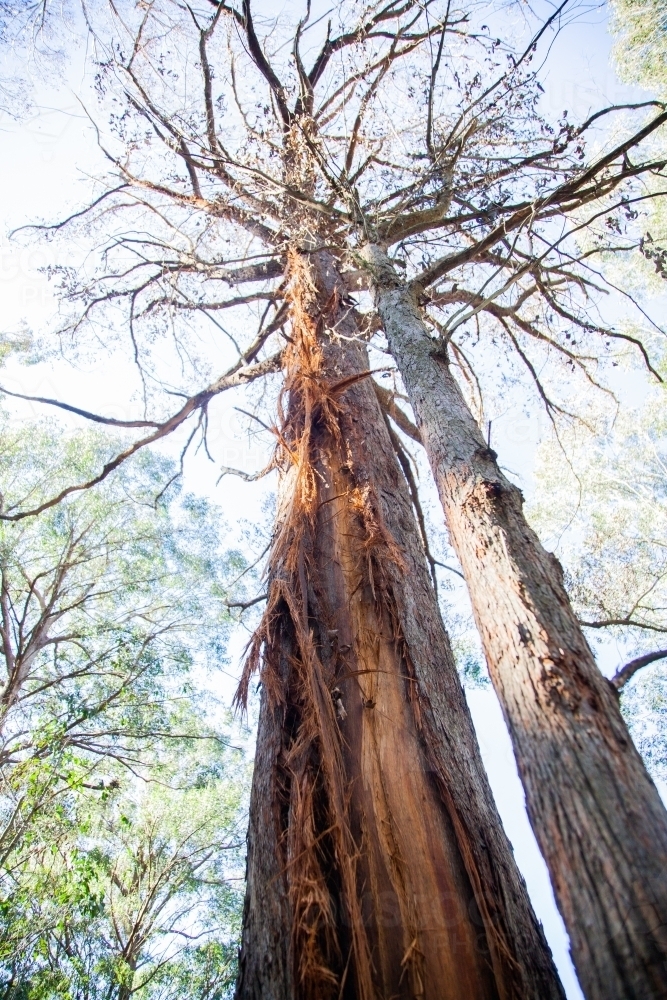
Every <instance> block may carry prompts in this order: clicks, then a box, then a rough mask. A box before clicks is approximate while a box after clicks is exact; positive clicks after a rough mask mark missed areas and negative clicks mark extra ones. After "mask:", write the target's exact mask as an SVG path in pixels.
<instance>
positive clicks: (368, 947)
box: [237, 251, 563, 1000]
mask: <svg viewBox="0 0 667 1000" xmlns="http://www.w3.org/2000/svg"><path fill="white" fill-rule="evenodd" d="M302 264H303V268H304V271H302V272H301V273H300V275H298V279H299V280H300V281H301V282H302V283H307V284H309V286H310V299H309V304H308V310H309V312H310V320H311V321H312V324H313V325H315V326H316V327H317V341H318V345H319V347H320V348H321V358H320V362H319V363H318V364H319V367H318V368H317V372H316V376H317V377H315V376H314V375H313V372H312V371H310V372H307V373H306V375H307V377H304V378H302V379H301V381H299V378H298V377H297V374H296V373H295V371H294V370H290V365H292V366H298V364H299V363H302V364H305V362H303V360H302V361H301V362H299V360H298V356H297V355H295V354H294V353H292V355H291V356H290V358H291V360H290V358H288V367H287V370H286V378H287V382H288V385H289V386H290V387H291V389H290V398H289V400H288V405H287V414H286V418H285V420H284V422H283V425H282V428H281V431H280V433H281V437H282V439H283V442H284V444H285V447H286V448H287V449H289V452H290V455H291V456H292V459H293V460H292V461H290V465H289V469H288V470H287V471H286V472H285V474H284V475H283V480H282V486H281V496H280V502H279V517H278V521H279V524H278V527H277V530H276V535H275V541H274V546H273V551H272V555H271V572H270V587H269V602H268V608H267V615H266V616H265V619H264V623H263V626H261V627H260V639H261V641H263V644H264V648H263V665H262V672H261V677H262V682H263V691H262V704H261V710H260V722H259V733H258V747H257V754H256V760H255V772H254V779H253V791H252V797H251V808H250V814H251V815H250V830H249V836H248V888H247V896H246V906H245V914H244V924H243V938H242V949H241V956H240V975H239V982H238V987H237V998H238V1000H259V998H260V997H261V1000H274V998H275V1000H292V998H295V1000H296V998H301V997H312V998H318V1000H325V998H327V997H341V998H349V1000H352V998H354V1000H371V998H383V1000H384V998H389V997H392V998H406V1000H407V998H410V1000H412V998H425V1000H436V998H437V1000H461V998H463V997H465V998H470V1000H473V998H474V1000H514V998H516V1000H519V998H521V1000H528V998H530V1000H552V998H553V1000H556V998H561V1000H562V997H563V992H562V989H561V986H560V983H559V981H558V978H557V974H556V972H555V970H554V967H553V963H552V960H551V956H550V953H549V950H548V947H547V945H546V942H545V939H544V936H543V933H542V929H541V927H540V926H539V924H538V923H537V921H536V919H535V916H534V914H533V912H532V908H531V906H530V902H529V900H528V897H527V893H526V889H525V885H524V883H523V880H522V878H521V876H520V874H519V872H518V870H517V868H516V865H515V862H514V859H513V856H512V851H511V847H510V845H509V843H508V841H507V839H506V837H505V835H504V832H503V830H502V827H501V824H500V820H499V817H498V814H497V811H496V809H495V805H494V802H493V798H492V795H491V791H490V789H489V786H488V782H487V779H486V776H485V774H484V770H483V767H482V763H481V759H480V755H479V749H478V746H477V743H476V740H475V736H474V732H473V727H472V722H471V719H470V715H469V712H468V708H467V705H466V702H465V697H464V694H463V690H462V688H461V684H460V682H459V678H458V675H457V672H456V668H455V665H454V660H453V656H452V653H451V649H450V646H449V641H448V638H447V634H446V632H445V630H444V627H443V624H442V620H441V618H440V614H439V610H438V606H437V601H436V598H435V594H434V592H433V588H432V585H431V582H430V577H429V574H428V569H427V565H426V561H425V557H424V551H423V547H422V545H421V542H420V538H419V533H418V531H417V526H416V522H415V518H414V514H413V511H412V508H411V503H410V498H409V493H408V489H407V484H406V482H405V479H404V478H403V475H402V473H401V471H400V469H399V467H398V464H397V461H396V457H395V454H394V451H393V448H392V444H391V441H390V437H389V433H388V430H387V427H386V425H385V423H384V419H383V417H382V414H381V411H380V408H379V405H378V402H377V398H376V396H375V393H374V391H373V386H372V383H371V381H370V379H369V378H368V377H367V372H368V365H367V359H366V354H365V351H364V350H363V349H362V348H360V347H359V346H358V344H355V343H353V342H350V341H349V340H345V339H339V336H340V335H342V336H343V337H352V338H353V337H354V334H355V327H354V323H353V321H352V320H351V318H350V311H349V308H348V307H347V306H346V305H345V304H344V303H345V290H344V288H343V285H342V282H341V280H340V277H339V275H338V273H337V270H336V266H335V261H334V260H333V259H332V258H331V256H330V255H329V254H327V253H325V252H323V251H321V252H319V253H313V254H310V255H309V257H306V256H305V255H303V256H302ZM304 272H305V273H304ZM291 281H292V286H293V284H294V276H292V279H291ZM291 294H292V308H293V313H296V314H297V316H296V319H295V318H294V316H293V330H292V331H291V335H292V336H293V338H294V340H295V341H296V340H297V339H298V338H299V336H300V334H299V315H300V314H302V313H303V311H304V310H303V302H304V301H305V300H307V299H308V295H307V294H306V293H305V292H303V290H302V292H300V293H296V294H295V292H294V289H293V288H292V293H291ZM299 296H300V298H299ZM295 297H296V298H297V302H296V305H295V302H294V298H295ZM331 331H335V333H334V334H332V333H331ZM311 347H312V345H311ZM360 375H361V376H362V377H361V378H360V377H359V376H360ZM364 376H366V377H364ZM307 392H311V393H312V397H313V398H312V400H311V403H312V406H311V412H312V421H311V423H310V424H309V425H305V426H306V429H304V421H303V417H302V416H301V417H299V416H298V414H299V413H301V414H302V412H303V411H307V410H308V406H309V405H311V404H308V403H307V401H306V403H304V396H306V395H307ZM318 400H319V402H317V405H316V401H318ZM317 406H319V412H317ZM327 414H328V415H327ZM299 420H301V424H300V425H299V426H300V427H301V432H300V434H297V433H295V431H294V428H295V427H296V426H297V424H298V423H299ZM304 437H307V439H308V440H307V454H306V452H305V451H304V448H303V446H304V440H303V439H304ZM299 449H301V450H299ZM297 454H298V455H299V456H300V457H299V460H298V462H297V461H296V460H295V456H297ZM306 462H309V463H311V466H312V476H310V477H309V478H307V482H308V484H310V486H311V487H312V489H313V491H314V494H313V495H309V498H308V502H307V503H306V500H304V483H305V482H306V478H305V477H304V475H303V464H304V463H306ZM299 463H300V464H299ZM295 515H296V516H297V518H298V519H299V520H298V523H297V521H295ZM304 525H305V527H304ZM286 538H289V539H291V540H292V542H293V541H294V539H297V540H298V545H297V546H296V548H295V547H294V546H293V545H292V546H290V545H286V544H285V540H286Z"/></svg>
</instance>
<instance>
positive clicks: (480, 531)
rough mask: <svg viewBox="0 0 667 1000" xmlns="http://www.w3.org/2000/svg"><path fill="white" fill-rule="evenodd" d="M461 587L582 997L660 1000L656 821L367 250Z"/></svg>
mask: <svg viewBox="0 0 667 1000" xmlns="http://www.w3.org/2000/svg"><path fill="white" fill-rule="evenodd" d="M364 256H365V258H366V260H367V261H368V263H369V265H370V267H371V269H372V273H373V276H374V281H375V295H376V304H377V308H378V310H379V313H380V317H381V319H382V322H383V326H384V330H385V332H386V335H387V338H388V341H389V347H390V350H391V352H392V354H393V356H394V358H395V359H396V362H397V364H398V366H399V368H400V371H401V374H402V376H403V380H404V382H405V386H406V390H407V392H408V396H409V398H410V402H411V404H412V407H413V409H414V413H415V418H416V421H417V425H418V427H419V430H420V434H421V438H422V442H423V444H424V447H425V449H426V452H427V454H428V457H429V461H430V464H431V468H432V470H433V474H434V477H435V481H436V484H437V487H438V492H439V494H440V499H441V501H442V505H443V508H444V511H445V514H446V519H447V524H448V527H449V531H450V536H451V540H452V544H453V546H454V548H455V549H456V552H457V554H458V556H459V559H460V561H461V566H462V568H463V572H464V575H465V578H466V581H467V584H468V588H469V591H470V597H471V602H472V606H473V610H474V614H475V620H476V622H477V627H478V629H479V631H480V635H481V638H482V642H483V645H484V650H485V653H486V658H487V662H488V666H489V672H490V675H491V679H492V681H493V684H494V687H495V689H496V692H497V694H498V697H499V699H500V703H501V705H502V708H503V712H504V715H505V720H506V722H507V725H508V728H509V731H510V735H511V738H512V743H513V746H514V752H515V756H516V761H517V766H518V769H519V774H520V776H521V779H522V781H523V785H524V789H525V793H526V803H527V807H528V814H529V817H530V820H531V823H532V826H533V829H534V831H535V834H536V837H537V839H538V842H539V844H540V848H541V850H542V853H543V855H544V857H545V860H546V862H547V865H548V868H549V871H550V874H551V880H552V883H553V886H554V891H555V895H556V899H557V902H558V906H559V909H560V911H561V914H562V916H563V919H564V921H565V925H566V927H567V930H568V932H569V935H570V941H571V947H572V954H573V958H574V962H575V966H576V969H577V973H578V975H579V979H580V982H581V984H582V987H583V990H584V992H585V994H586V996H587V997H588V998H589V1000H658V998H662V1000H664V998H665V997H667V814H666V812H665V809H664V806H663V804H662V802H661V800H660V797H659V795H658V792H657V790H656V788H655V786H654V785H653V783H652V781H651V779H650V777H649V775H648V773H647V772H646V769H645V767H644V765H643V762H642V760H641V758H640V756H639V754H638V752H637V750H636V749H635V747H634V745H633V743H632V740H631V738H630V735H629V733H628V731H627V728H626V726H625V723H624V721H623V719H622V717H621V714H620V710H619V705H618V698H617V696H616V694H615V692H614V691H613V689H612V686H611V685H610V684H609V682H608V681H607V680H606V679H605V678H604V677H603V676H602V674H601V673H600V671H599V670H598V668H597V666H596V664H595V660H594V658H593V655H592V653H591V651H590V648H589V646H588V644H587V643H586V640H585V638H584V636H583V633H582V631H581V628H580V626H579V624H578V622H577V619H576V617H575V615H574V612H573V611H572V608H571V606H570V603H569V600H568V597H567V594H566V592H565V588H564V586H563V574H562V569H561V567H560V564H559V563H558V561H557V559H556V558H555V557H554V556H553V555H551V554H550V553H547V552H546V551H545V550H544V549H543V548H542V546H541V545H540V543H539V540H538V538H537V536H536V535H535V533H534V532H533V531H532V529H531V528H530V527H529V525H528V524H527V522H526V519H525V517H524V515H523V512H522V503H523V498H522V496H521V493H520V491H519V490H518V489H517V488H516V487H515V486H514V485H513V484H512V483H510V482H509V481H508V480H507V478H506V477H505V476H504V475H503V474H502V472H501V471H500V469H499V467H498V464H497V462H496V455H495V453H494V452H493V451H492V450H491V449H490V448H489V447H488V446H487V444H486V443H485V441H484V438H483V436H482V434H481V432H480V429H479V427H478V425H477V423H476V421H475V420H474V418H473V416H472V414H471V412H470V410H469V408H468V406H467V404H466V402H465V400H464V398H463V396H462V394H461V391H460V389H459V387H458V384H457V382H456V380H455V378H454V377H453V374H452V372H451V370H450V367H449V363H448V360H447V356H446V352H443V349H442V347H441V346H440V345H438V344H437V342H436V341H435V340H433V338H432V337H431V336H430V335H429V333H428V329H427V327H426V326H425V324H424V322H423V319H422V316H421V313H420V309H419V305H418V302H417V296H416V290H415V289H411V288H410V287H409V286H406V285H405V283H403V282H401V281H400V279H398V277H397V276H396V274H395V271H394V269H393V266H392V265H391V262H390V261H389V259H388V258H387V256H386V255H385V254H384V252H383V251H382V249H381V248H380V247H377V246H369V247H367V248H366V249H365V250H364Z"/></svg>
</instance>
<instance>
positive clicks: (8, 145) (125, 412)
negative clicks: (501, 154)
mask: <svg viewBox="0 0 667 1000" xmlns="http://www.w3.org/2000/svg"><path fill="white" fill-rule="evenodd" d="M74 51H75V54H74V57H73V59H72V61H71V63H70V64H69V66H67V67H66V68H65V70H64V78H65V82H63V80H62V79H61V80H60V81H58V80H57V79H56V80H52V81H46V82H45V81H43V80H42V79H41V78H40V76H39V75H36V77H35V81H34V82H35V109H34V112H33V113H31V114H30V115H29V116H28V117H27V118H25V119H23V120H21V121H19V122H11V121H9V120H8V119H7V118H5V119H4V121H2V120H0V129H2V141H3V156H2V158H1V159H0V192H1V194H0V290H1V295H2V320H1V328H2V329H3V330H4V331H16V330H17V329H18V328H19V327H20V325H21V323H23V322H25V323H26V324H27V325H28V327H30V328H32V329H33V330H34V331H35V332H36V333H37V332H39V329H40V326H42V325H43V324H44V323H46V321H47V319H48V318H49V316H51V315H52V313H53V310H54V300H53V298H52V295H51V291H50V286H49V284H48V282H47V281H46V279H45V277H44V275H43V274H42V273H40V269H42V268H44V267H46V266H48V265H53V264H56V263H67V261H66V260H58V259H57V258H56V257H55V254H54V251H53V249H52V248H51V247H49V246H48V245H47V246H41V247H40V248H39V249H35V248H34V247H33V248H30V247H25V246H24V247H23V248H21V246H20V245H17V243H16V242H11V241H10V240H9V239H8V236H7V234H8V232H9V230H11V229H12V228H14V227H17V226H20V225H23V224H25V223H28V222H31V221H39V220H40V219H44V220H56V219H58V218H62V217H63V216H64V215H66V214H68V211H71V210H73V209H75V208H76V207H77V206H78V205H80V204H81V203H82V202H83V201H84V199H85V195H86V192H87V190H88V188H89V185H90V177H91V175H94V174H95V173H96V172H98V171H100V170H101V169H103V163H102V159H101V155H100V154H99V152H98V150H97V148H96V145H95V141H94V134H93V130H92V128H91V126H90V123H89V121H88V119H87V118H86V115H85V112H84V110H83V108H82V106H81V104H80V102H79V98H83V99H84V100H87V99H89V94H88V91H87V81H86V79H85V75H84V70H83V61H84V55H85V51H84V44H83V42H82V41H80V42H79V45H78V46H75V47H74ZM609 53H610V39H609V36H608V35H607V32H606V29H605V23H604V18H603V16H602V15H601V14H600V13H597V14H591V15H590V16H589V17H587V18H586V17H584V18H583V19H582V20H581V21H579V22H577V23H576V24H574V25H572V26H570V27H569V28H566V29H565V30H564V31H563V33H562V34H561V36H560V37H559V38H558V40H557V41H556V43H555V45H554V48H553V51H552V53H551V59H550V65H551V70H550V73H549V75H548V77H547V81H546V84H547V86H546V93H545V98H544V100H545V103H546V107H547V108H548V109H549V110H550V111H553V112H557V113H558V112H562V111H563V110H565V109H567V110H568V111H569V114H570V119H571V120H572V119H581V118H584V117H585V116H586V115H587V113H588V112H589V111H590V110H591V109H592V108H596V107H599V106H601V105H602V104H604V103H607V104H610V103H619V102H623V101H627V100H628V99H634V100H636V99H637V98H638V97H639V99H642V96H643V93H641V92H639V93H638V92H637V91H636V90H634V89H633V90H631V89H629V88H627V87H625V86H623V85H622V84H621V83H620V81H619V80H618V78H617V76H616V74H615V73H614V70H613V68H612V66H611V63H610V57H609ZM2 382H3V384H5V385H7V386H8V387H9V388H12V389H15V390H17V391H23V392H26V393H31V394H36V395H42V396H50V397H56V398H59V399H65V400H67V401H69V402H72V403H75V404H76V405H78V406H82V407H84V408H89V409H93V410H96V411H97V412H102V413H105V414H107V415H109V416H117V417H125V418H127V417H129V416H136V415H137V413H138V403H137V402H136V401H134V400H133V399H132V398H131V397H132V391H133V389H132V387H133V385H134V382H133V379H131V376H130V372H129V370H128V368H127V367H126V366H124V365H123V364H122V363H120V362H118V361H115V362H112V363H107V362H105V364H104V365H99V364H97V365H96V364H94V363H90V364H88V363H86V362H81V363H80V364H79V366H78V367H72V366H71V365H69V364H66V363H65V362H64V361H58V362H55V361H49V362H48V363H41V364H37V365H34V366H32V367H30V368H21V367H19V366H18V365H17V364H15V363H13V362H10V364H9V365H8V366H7V368H6V369H5V370H4V371H3V373H2ZM638 391H640V390H638ZM233 402H234V401H233V400H231V399H226V398H225V399H222V400H219V401H217V402H216V403H215V405H214V406H213V407H212V409H211V417H212V420H211V445H212V449H213V451H214V454H215V456H216V460H217V461H218V462H219V463H221V464H224V465H227V466H234V467H241V468H244V469H247V470H249V471H251V470H255V469H258V468H261V467H262V465H263V464H264V462H265V460H266V454H267V448H268V442H267V441H265V440H261V439H258V438H252V439H249V437H248V434H247V431H245V430H244V425H243V424H242V422H241V420H240V418H239V416H238V414H236V413H235V412H234V410H233V409H232V406H233ZM8 408H9V409H11V411H12V412H14V413H15V414H16V415H17V416H31V417H35V418H38V419H42V418H43V417H44V415H45V411H44V409H43V408H32V407H30V406H29V405H27V404H19V403H16V404H15V405H14V404H12V405H9V406H8ZM489 415H490V416H492V417H493V418H494V419H493V444H494V448H495V449H496V450H497V451H498V452H499V455H500V458H501V461H502V462H503V464H505V465H506V466H507V467H509V468H510V469H511V470H513V471H515V472H517V473H518V474H519V475H520V476H521V477H522V479H523V482H524V486H525V488H526V489H527V490H528V491H529V490H530V476H531V465H532V459H533V455H534V450H535V446H536V443H537V441H538V440H539V438H540V436H541V434H542V433H543V432H544V431H545V429H546V425H545V422H544V418H543V417H542V416H541V415H540V414H534V415H533V416H532V417H526V416H525V414H524V413H523V411H522V410H521V409H520V408H519V407H518V406H510V407H508V408H507V409H505V410H504V412H503V411H499V412H497V413H492V414H489ZM165 448H166V450H167V451H168V452H169V453H170V454H172V455H176V454H177V453H178V451H179V450H180V444H179V442H178V441H176V440H173V441H169V442H168V444H167V445H166V446H165ZM425 475H426V473H425ZM216 478H217V469H216V467H214V466H212V465H211V464H210V463H209V462H208V461H207V460H206V459H205V457H204V456H203V455H201V454H199V455H197V456H196V457H194V458H192V459H190V460H189V461H188V462H187V463H186V467H185V479H184V485H185V488H186V489H187V490H190V491H193V492H197V493H202V494H205V495H206V496H208V497H210V498H211V500H213V501H214V502H215V503H217V504H218V505H220V506H221V507H222V508H223V510H224V514H225V518H226V520H227V521H228V523H229V524H230V525H231V526H232V535H233V534H234V532H233V525H234V524H235V523H237V522H238V520H239V519H242V518H244V519H246V520H247V521H249V522H250V523H259V522H261V521H263V519H264V515H263V513H262V503H263V502H264V501H265V498H266V496H267V492H268V491H269V490H270V489H271V488H272V483H271V482H268V483H267V482H265V483H263V484H260V485H258V484H246V483H243V482H242V481H241V480H239V479H235V478H232V477H226V478H225V479H224V480H223V481H222V483H221V484H220V486H219V487H216V486H215V481H216ZM431 508H432V510H433V509H435V507H434V504H431ZM435 516H437V514H436V515H435ZM450 596H451V597H452V599H453V601H454V603H455V604H456V602H457V601H458V602H459V604H461V605H462V606H464V604H465V598H464V597H462V596H461V594H460V593H459V592H456V591H455V592H454V593H453V595H450ZM246 640H247V632H246V631H244V630H243V629H239V631H238V635H237V638H236V639H235V640H234V642H233V644H232V650H231V652H232V661H233V664H234V665H233V667H232V668H231V670H232V672H235V671H236V670H237V669H238V662H239V658H240V651H241V648H242V646H243V644H244V643H245V641H246ZM617 662H618V661H617V653H616V652H615V651H614V649H611V650H607V651H606V652H605V655H604V656H603V661H602V663H601V665H602V667H603V669H605V671H606V672H612V671H613V669H614V668H615V667H616V666H617ZM219 684H220V694H221V695H222V696H223V697H224V698H229V697H230V695H231V692H232V690H233V687H234V683H233V680H232V679H231V678H230V677H228V676H227V675H225V674H221V675H220V680H219ZM468 698H469V703H470V706H471V710H472V713H473V717H474V721H475V725H476V728H477V732H478V736H479V740H480V744H481V747H482V753H483V756H484V760H485V763H486V766H487V769H488V772H489V778H490V781H491V785H492V787H493V789H494V793H495V795H496V800H497V803H498V807H499V810H500V813H501V816H502V818H503V822H504V823H505V827H506V830H507V833H508V835H509V837H510V839H511V841H512V844H513V846H514V849H515V855H516V859H517V862H518V864H519V866H520V868H521V870H522V872H523V874H524V876H525V878H526V882H527V884H528V889H529V892H530V895H531V898H532V900H533V904H534V906H535V909H536V911H537V914H538V916H539V918H540V919H541V920H542V922H543V924H544V928H545V932H546V934H547V938H548V940H549V943H550V945H551V948H552V950H553V952H554V956H555V959H556V962H557V964H558V967H559V970H560V973H561V977H562V979H563V983H564V986H565V989H566V992H567V996H568V998H570V1000H575V998H580V997H581V996H582V994H581V991H580V989H579V986H578V984H577V981H576V977H575V974H574V971H573V969H572V965H571V962H570V959H569V954H568V944H567V936H566V934H565V931H564V928H563V925H562V921H561V919H560V916H559V914H558V912H557V910H556V907H555V905H554V901H553V895H552V892H551V888H550V885H549V880H548V876H547V872H546V867H545V865H544V862H543V861H542V859H541V856H540V854H539V852H538V849H537V845H536V843H535V839H534V837H533V835H532V832H531V830H530V827H529V825H528V820H527V816H526V812H525V808H524V804H523V792H522V789H521V786H520V783H519V779H518V776H517V773H516V768H515V764H514V758H513V755H512V750H511V746H510V741H509V737H508V734H507V731H506V728H505V725H504V723H503V720H502V716H501V713H500V709H499V706H498V702H497V700H496V698H495V695H494V694H493V693H492V692H491V691H489V690H482V691H480V690H476V691H472V692H470V693H469V696H468Z"/></svg>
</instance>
